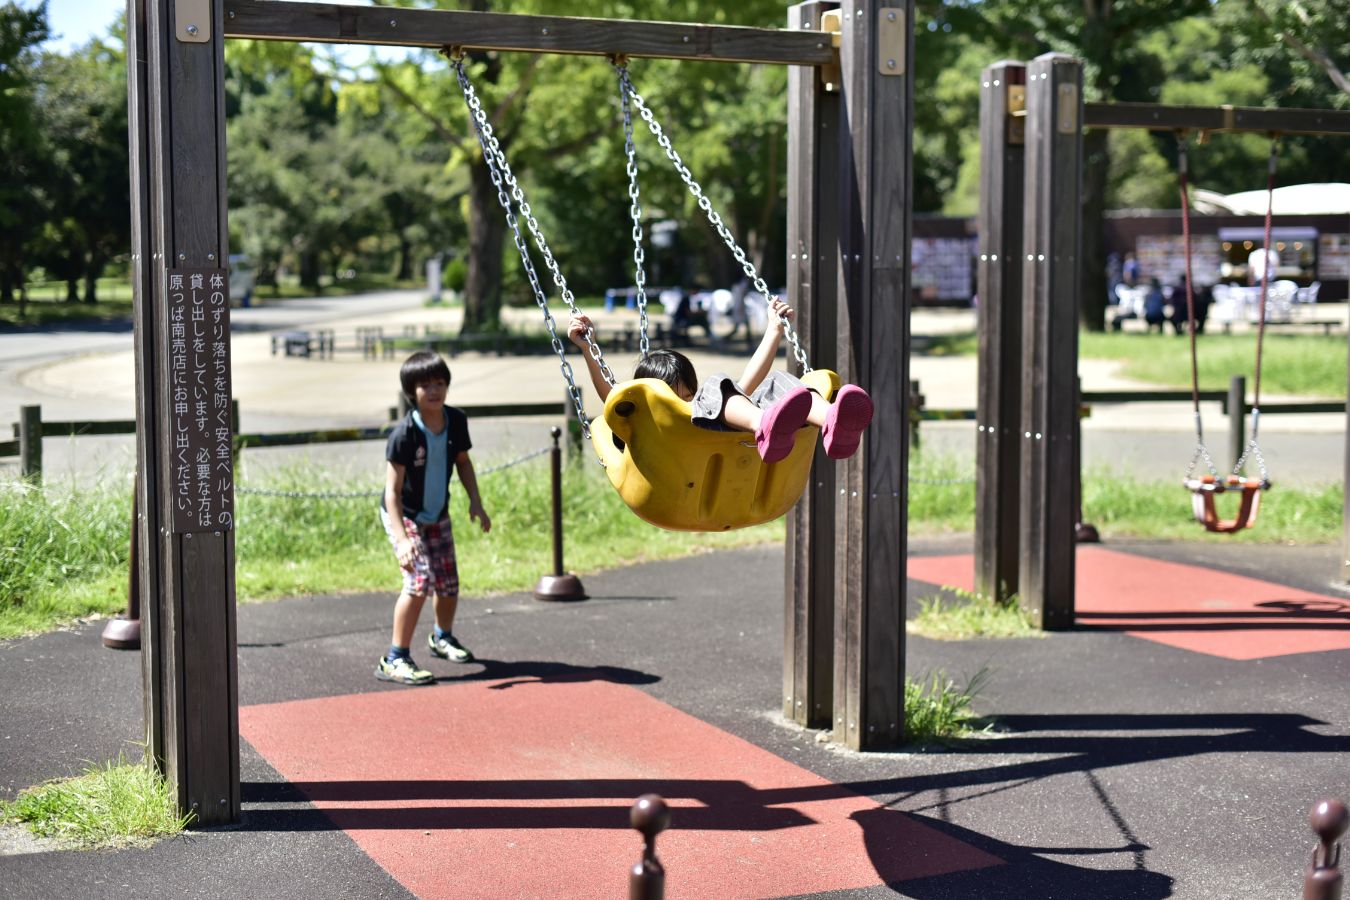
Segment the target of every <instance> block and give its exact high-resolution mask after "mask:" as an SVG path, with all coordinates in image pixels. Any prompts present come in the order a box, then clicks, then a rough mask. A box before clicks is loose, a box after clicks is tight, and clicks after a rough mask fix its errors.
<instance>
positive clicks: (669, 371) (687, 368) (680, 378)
mask: <svg viewBox="0 0 1350 900" xmlns="http://www.w3.org/2000/svg"><path fill="white" fill-rule="evenodd" d="M633 377H634V378H659V379H661V380H662V381H664V382H665V383H666V384H668V385H670V386H671V387H672V388H678V387H680V385H684V387H685V388H686V389H687V390H688V391H689V393H691V394H692V393H694V392H696V391H697V390H698V376H696V375H695V374H694V364H693V363H691V362H690V361H689V357H687V356H685V355H684V354H683V353H679V352H677V351H675V350H653V351H652V352H651V353H648V354H647V355H646V357H644V358H643V359H640V360H638V364H637V365H636V366H634V367H633Z"/></svg>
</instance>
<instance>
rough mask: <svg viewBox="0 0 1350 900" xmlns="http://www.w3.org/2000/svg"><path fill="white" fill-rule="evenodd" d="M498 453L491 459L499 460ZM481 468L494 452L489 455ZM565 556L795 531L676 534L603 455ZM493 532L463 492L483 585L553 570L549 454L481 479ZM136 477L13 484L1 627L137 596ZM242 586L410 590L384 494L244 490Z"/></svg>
mask: <svg viewBox="0 0 1350 900" xmlns="http://www.w3.org/2000/svg"><path fill="white" fill-rule="evenodd" d="M247 462H248V453H247V451H246V452H245V454H244V457H243V463H242V465H241V469H240V479H239V483H240V484H241V485H244V486H246V487H247V486H252V487H255V488H267V489H274V490H293V491H307V492H312V491H324V490H331V491H360V490H366V489H378V487H379V485H378V484H370V483H350V482H347V481H344V480H341V479H337V478H326V477H324V475H323V473H322V472H316V471H314V470H313V469H312V468H303V467H296V468H295V469H294V470H291V471H286V472H282V473H279V474H276V475H274V476H271V477H269V478H268V479H267V480H265V481H264V480H259V481H254V480H252V479H250V478H249V477H248V471H247ZM489 462H490V461H489ZM478 464H479V466H480V468H486V467H487V465H488V463H487V462H485V461H483V460H479V461H478ZM563 484H564V501H563V502H564V506H563V508H564V525H565V528H566V531H565V544H564V549H565V559H564V562H565V564H566V566H567V568H568V570H569V571H573V572H578V573H588V572H597V571H600V570H603V569H609V568H614V567H617V566H622V565H628V564H631V563H637V562H643V561H648V560H657V559H669V558H673V557H678V556H688V555H693V554H698V553H703V552H707V551H710V550H715V549H722V548H727V547H737V546H746V545H750V544H759V543H765V542H771V541H778V542H781V541H782V540H783V537H784V527H785V526H784V523H783V520H782V519H779V520H776V521H774V522H770V523H766V524H764V525H759V526H756V527H754V528H747V529H742V530H739V531H733V532H724V533H717V534H698V533H686V532H668V531H662V530H660V529H657V528H654V527H653V526H651V525H648V524H647V523H645V522H643V521H641V520H640V519H638V518H637V517H636V516H634V515H633V514H632V513H631V512H630V511H629V510H628V508H627V507H626V506H624V505H623V503H622V501H621V500H620V499H619V497H618V495H617V494H616V493H615V491H614V489H613V488H612V487H610V485H609V482H608V481H607V480H606V479H605V476H604V473H603V470H602V469H601V468H600V467H599V466H597V465H596V464H595V462H594V460H593V458H592V457H585V458H584V461H583V462H581V463H580V464H578V465H575V466H569V467H568V468H567V470H566V473H565V476H564V481H563ZM480 489H481V491H482V494H483V502H484V505H485V506H486V508H487V510H488V514H489V515H490V516H491V517H492V533H491V534H488V535H484V534H482V533H481V532H480V531H479V530H478V529H477V527H476V526H472V525H471V524H470V523H469V522H468V520H467V516H466V515H465V500H464V495H463V493H462V491H460V490H459V489H458V487H456V488H455V489H454V491H453V495H452V498H451V504H452V505H451V516H452V518H453V519H454V521H455V530H456V535H455V538H456V545H457V549H458V552H459V566H460V569H459V571H460V580H461V582H462V584H463V586H464V591H465V593H466V594H467V595H470V596H482V595H484V594H491V593H502V592H514V591H524V590H529V589H530V588H532V587H533V586H534V585H535V583H536V582H537V581H538V580H539V576H541V575H543V574H545V573H547V572H551V571H552V567H553V551H552V543H551V540H552V539H551V514H550V509H549V504H550V496H549V493H550V488H549V478H548V468H547V462H546V459H545V458H537V459H534V460H532V461H530V462H527V463H525V464H523V465H520V466H516V467H513V468H510V469H506V470H503V471H500V472H495V473H491V474H488V475H486V476H484V477H483V478H481V479H480ZM130 494H131V485H130V483H129V482H128V483H127V484H125V485H124V486H122V487H120V488H108V489H98V488H95V489H85V490H81V491H79V492H78V493H75V492H74V491H73V490H72V488H71V487H70V486H68V485H66V486H62V485H49V486H48V487H47V488H46V489H45V490H41V491H36V490H31V489H24V488H21V487H18V486H14V485H11V486H7V487H0V639H4V638H11V637H16V636H19V635H23V634H30V633H36V632H43V631H49V630H51V629H52V628H55V627H59V626H60V625H62V624H64V623H69V622H71V621H73V620H76V619H79V618H83V617H88V616H91V615H96V614H98V615H109V614H112V613H116V612H118V611H120V610H122V609H123V608H124V607H125V604H126V596H127V553H128V549H129V534H130V516H131V496H130ZM236 499H237V510H238V519H237V530H236V532H235V538H236V544H235V563H236V595H237V597H238V599H239V600H240V601H241V602H249V601H255V600H264V599H269V598H274V597H291V596H302V595H307V594H328V593H343V592H366V591H370V592H388V593H389V594H390V596H391V597H392V596H393V594H395V593H397V591H398V588H399V584H400V579H399V572H398V569H397V567H396V566H395V564H394V562H393V556H392V552H391V551H390V549H389V546H388V543H387V539H386V537H385V534H384V530H383V528H382V527H381V526H380V520H379V512H378V498H376V497H373V496H372V497H361V498H352V499H303V498H295V499H293V498H286V497H271V496H258V495H253V494H244V493H241V494H239V495H238V496H237V498H236Z"/></svg>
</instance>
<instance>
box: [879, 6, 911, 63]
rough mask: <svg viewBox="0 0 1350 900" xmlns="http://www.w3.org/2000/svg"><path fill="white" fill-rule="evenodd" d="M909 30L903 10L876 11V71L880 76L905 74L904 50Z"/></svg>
mask: <svg viewBox="0 0 1350 900" xmlns="http://www.w3.org/2000/svg"><path fill="white" fill-rule="evenodd" d="M908 43H909V29H908V28H907V27H906V26H905V11H904V10H903V9H893V8H883V9H879V10H877V71H878V72H880V73H881V74H882V75H903V74H905V48H906V46H907V45H908Z"/></svg>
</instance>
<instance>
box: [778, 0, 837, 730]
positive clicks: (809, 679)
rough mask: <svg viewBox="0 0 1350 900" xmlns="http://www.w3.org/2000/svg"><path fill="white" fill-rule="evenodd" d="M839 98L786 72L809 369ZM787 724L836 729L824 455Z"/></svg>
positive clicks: (791, 650) (798, 529)
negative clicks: (832, 716)
mask: <svg viewBox="0 0 1350 900" xmlns="http://www.w3.org/2000/svg"><path fill="white" fill-rule="evenodd" d="M829 6H832V4H827V3H826V2H823V0H812V2H809V3H802V4H799V5H797V6H794V7H792V8H791V9H790V10H789V17H788V27H789V28H790V29H794V30H806V31H815V32H818V31H819V28H820V17H821V13H822V12H823V10H824V9H826V8H828V7H829ZM838 115H839V103H838V95H837V94H833V93H826V92H825V90H824V89H823V86H822V85H821V84H820V80H819V78H818V77H817V74H816V70H815V69H814V68H808V67H793V68H791V69H789V70H788V302H789V304H791V306H792V307H793V309H795V310H796V327H797V332H798V334H799V335H800V336H801V338H802V340H803V342H804V344H805V346H806V349H807V352H808V358H809V359H810V360H811V365H812V366H813V367H815V368H832V367H833V365H834V359H833V356H834V354H833V349H834V346H833V340H832V338H833V334H834V330H833V328H834V305H835V302H836V297H835V294H834V286H835V284H834V271H835V270H834V254H833V252H826V248H829V250H830V251H833V249H834V247H835V245H836V240H837V237H836V234H835V214H834V208H833V207H834V204H833V200H834V197H835V196H836V193H837V185H836V182H837V179H838V136H837V129H838ZM785 557H786V558H785V569H786V572H785V575H786V589H785V592H784V635H783V715H784V716H785V717H786V718H788V719H790V720H792V721H794V722H797V723H798V724H799V725H802V726H804V727H808V728H821V727H825V726H827V725H828V724H829V721H830V713H831V710H832V709H833V698H832V689H833V683H834V678H833V676H834V673H833V658H834V644H833V640H832V636H833V635H832V632H833V627H834V594H833V590H832V587H833V580H834V490H833V463H832V462H831V461H830V460H828V459H827V458H825V457H824V455H823V454H821V453H819V452H817V454H816V456H815V458H814V460H813V462H812V466H811V476H810V480H809V482H808V485H807V489H806V492H805V493H804V494H803V495H802V498H801V500H800V501H798V503H797V505H796V506H795V507H793V509H792V512H790V513H789V514H788V536H787V549H786V554H785Z"/></svg>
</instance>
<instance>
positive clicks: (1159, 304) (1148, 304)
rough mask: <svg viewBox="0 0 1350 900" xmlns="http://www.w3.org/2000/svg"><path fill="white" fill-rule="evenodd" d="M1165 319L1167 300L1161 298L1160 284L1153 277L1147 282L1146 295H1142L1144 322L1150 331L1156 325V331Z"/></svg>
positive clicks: (1159, 330)
mask: <svg viewBox="0 0 1350 900" xmlns="http://www.w3.org/2000/svg"><path fill="white" fill-rule="evenodd" d="M1166 321H1167V302H1166V301H1165V300H1164V299H1163V292H1162V284H1161V283H1160V282H1159V281H1158V279H1157V278H1154V279H1153V280H1152V282H1151V283H1150V284H1149V289H1148V295H1147V296H1145V297H1144V324H1145V325H1147V326H1148V330H1149V331H1152V330H1153V329H1154V327H1155V326H1156V327H1157V329H1158V333H1159V334H1161V333H1162V330H1163V323H1164V322H1166Z"/></svg>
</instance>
